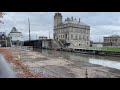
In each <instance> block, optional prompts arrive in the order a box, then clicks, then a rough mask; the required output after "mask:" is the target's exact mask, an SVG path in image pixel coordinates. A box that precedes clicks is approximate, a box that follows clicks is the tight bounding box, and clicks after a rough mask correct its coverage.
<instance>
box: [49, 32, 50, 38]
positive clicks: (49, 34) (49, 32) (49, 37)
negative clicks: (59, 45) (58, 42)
mask: <svg viewBox="0 0 120 90" xmlns="http://www.w3.org/2000/svg"><path fill="white" fill-rule="evenodd" d="M49 39H50V31H49Z"/></svg>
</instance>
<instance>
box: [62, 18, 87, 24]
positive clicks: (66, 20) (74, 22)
mask: <svg viewBox="0 0 120 90" xmlns="http://www.w3.org/2000/svg"><path fill="white" fill-rule="evenodd" d="M68 23H73V24H79V25H85V26H89V25H87V24H85V23H83V22H80V21H78V20H77V19H76V18H75V19H73V17H72V18H67V19H65V21H64V22H63V24H68Z"/></svg>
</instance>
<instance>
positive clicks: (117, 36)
mask: <svg viewBox="0 0 120 90" xmlns="http://www.w3.org/2000/svg"><path fill="white" fill-rule="evenodd" d="M111 37H114V38H120V36H119V35H111V36H108V37H104V38H111Z"/></svg>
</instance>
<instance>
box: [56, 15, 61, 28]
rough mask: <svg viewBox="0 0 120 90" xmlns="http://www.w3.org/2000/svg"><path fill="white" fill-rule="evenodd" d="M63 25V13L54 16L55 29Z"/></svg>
mask: <svg viewBox="0 0 120 90" xmlns="http://www.w3.org/2000/svg"><path fill="white" fill-rule="evenodd" d="M61 23H62V15H61V13H55V15H54V27H57V26H58V25H59V24H61Z"/></svg>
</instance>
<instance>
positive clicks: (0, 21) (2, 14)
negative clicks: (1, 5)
mask: <svg viewBox="0 0 120 90" xmlns="http://www.w3.org/2000/svg"><path fill="white" fill-rule="evenodd" d="M4 15H5V13H3V12H0V18H3V16H4ZM0 23H3V24H4V22H3V21H2V20H0Z"/></svg>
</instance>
